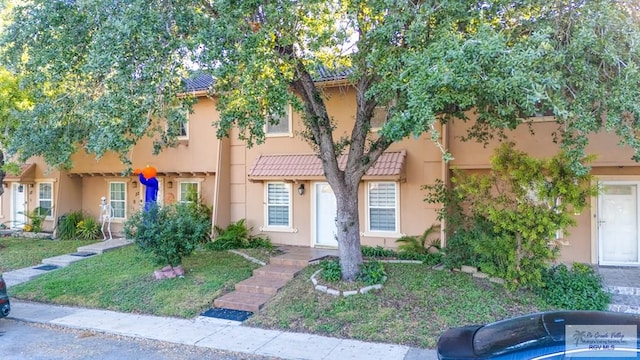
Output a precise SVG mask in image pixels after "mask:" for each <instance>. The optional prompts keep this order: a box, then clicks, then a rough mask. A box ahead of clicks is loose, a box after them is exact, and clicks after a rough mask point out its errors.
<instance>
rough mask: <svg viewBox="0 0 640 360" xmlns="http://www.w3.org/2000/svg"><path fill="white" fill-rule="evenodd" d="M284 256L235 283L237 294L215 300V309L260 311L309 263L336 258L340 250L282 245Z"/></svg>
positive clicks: (235, 292) (233, 292)
mask: <svg viewBox="0 0 640 360" xmlns="http://www.w3.org/2000/svg"><path fill="white" fill-rule="evenodd" d="M280 249H281V250H282V251H284V252H285V253H284V254H283V255H278V256H275V257H272V258H271V259H270V260H269V264H268V265H265V266H263V267H261V268H258V269H255V270H254V271H253V276H252V277H250V278H248V279H246V280H244V281H241V282H239V283H237V284H236V286H235V291H232V292H230V293H228V294H226V295H223V296H221V297H219V298H217V299H215V300H214V302H213V305H214V306H215V307H216V308H225V309H233V310H241V311H250V312H254V313H255V312H258V311H259V310H260V309H261V308H262V307H263V306H264V304H266V303H267V301H269V300H270V299H271V298H272V297H273V296H275V295H276V293H277V292H278V290H280V288H282V287H283V286H284V285H285V284H287V282H289V281H290V280H291V279H293V277H294V276H295V275H296V274H297V273H298V272H300V271H301V270H302V269H304V268H305V267H306V266H307V265H309V262H311V261H315V260H318V259H320V258H323V257H326V256H335V255H337V253H338V252H337V250H329V249H326V250H325V249H314V248H306V247H295V246H283V247H280Z"/></svg>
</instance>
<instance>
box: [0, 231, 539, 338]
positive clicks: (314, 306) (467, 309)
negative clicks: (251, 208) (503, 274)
mask: <svg viewBox="0 0 640 360" xmlns="http://www.w3.org/2000/svg"><path fill="white" fill-rule="evenodd" d="M5 241H6V239H5ZM12 241H15V240H12ZM21 241H25V240H21ZM29 241H33V242H29V243H25V242H22V243H19V244H22V245H25V244H28V245H30V246H28V247H25V246H23V250H22V251H23V252H27V253H30V254H31V252H32V251H33V252H35V250H36V249H38V248H39V247H40V245H39V242H40V241H43V240H38V241H36V240H29ZM44 242H45V243H46V242H49V243H55V242H52V241H50V240H48V241H46V240H45V241H44ZM69 243H72V244H76V245H77V244H78V243H79V242H75V241H72V242H69ZM4 244H8V243H4ZM7 248H8V246H7V247H6V248H4V249H3V251H2V252H0V260H2V261H6V258H7V254H8V253H7V252H4V250H6V249H7ZM32 248H33V249H32ZM73 251H75V248H74V249H73ZM64 252H65V251H63V253H64ZM66 252H68V251H66ZM246 253H250V254H251V255H252V256H254V257H259V258H263V259H264V260H266V258H267V257H268V252H265V251H262V250H255V251H246ZM31 256H33V257H38V256H40V255H35V254H31ZM8 258H11V256H8ZM38 262H39V260H38ZM4 266H6V265H4ZM183 266H184V269H185V271H186V274H185V275H186V276H185V277H184V278H175V279H165V280H160V281H158V280H154V279H153V270H155V269H158V268H159V266H157V265H155V264H154V263H153V262H152V261H151V259H150V257H148V256H147V255H145V254H143V253H141V252H139V251H138V250H137V248H136V247H135V246H128V247H124V248H121V249H118V250H114V251H111V252H107V253H105V254H102V255H99V256H95V257H91V258H88V259H85V260H82V261H79V262H76V263H74V264H72V265H70V266H68V267H66V268H62V269H59V270H56V271H52V272H49V273H46V274H44V275H42V276H40V277H37V278H35V279H34V280H32V281H30V282H27V283H23V284H20V285H16V286H14V287H12V288H11V289H10V293H11V295H12V296H13V297H15V298H18V299H24V300H33V301H40V302H49V303H56V304H64V305H72V306H84V307H90V308H101V309H109V310H115V311H123V312H132V313H143V314H152V315H160V316H175V317H182V318H191V317H194V316H196V315H197V314H199V313H200V312H202V311H204V310H206V309H208V308H209V307H211V306H212V301H213V299H215V298H216V297H218V296H220V295H222V294H224V293H226V292H228V291H231V290H232V289H233V287H234V285H235V284H236V283H237V282H239V281H241V280H244V279H246V278H248V277H249V276H251V272H252V270H253V269H255V268H257V267H259V265H257V264H254V263H252V262H250V261H248V260H246V259H244V258H243V257H241V256H239V255H235V254H232V253H230V252H227V251H220V252H217V251H209V250H201V251H199V252H197V253H196V254H194V255H192V256H189V257H187V258H185V259H184V261H183ZM318 268H319V267H318V266H310V267H308V268H307V269H305V270H303V271H302V272H301V273H300V274H299V275H298V276H296V277H295V278H294V279H293V280H292V281H291V282H290V283H289V284H288V285H287V286H285V288H283V289H281V291H280V292H279V293H278V295H277V296H276V297H275V298H274V300H273V301H271V302H270V303H268V304H267V305H266V306H265V308H264V309H263V310H262V311H260V313H258V314H255V315H254V316H252V317H251V318H250V319H249V320H248V321H247V322H246V323H245V324H247V325H249V326H255V327H264V328H272V329H281V330H285V331H295V332H307V333H315V334H321V335H328V336H334V337H341V338H351V339H358V340H364V341H376V342H387V343H395V344H403V345H409V346H416V347H422V348H434V347H435V344H436V341H437V339H438V337H439V336H440V335H441V334H442V332H444V331H445V330H446V329H448V328H451V327H456V326H462V325H468V324H474V323H486V322H491V321H494V320H498V319H502V318H507V317H511V316H516V315H521V314H526V313H531V312H536V311H540V310H546V309H548V308H549V306H548V305H546V303H545V302H544V301H543V300H542V299H540V298H539V297H538V296H536V295H535V294H533V293H530V292H524V291H523V292H517V293H509V292H507V291H505V290H504V289H503V288H502V286H500V285H496V284H493V283H490V282H488V281H487V280H484V279H475V278H473V277H471V276H470V275H468V274H464V273H455V272H449V271H435V270H432V269H431V267H430V266H426V265H422V264H385V268H386V271H387V275H388V280H387V282H386V283H385V284H384V287H383V289H382V290H379V291H376V292H372V293H368V294H364V295H362V294H361V295H355V296H350V297H347V298H344V297H334V296H331V295H328V294H324V293H320V292H317V291H315V290H314V289H313V287H312V284H311V281H310V280H309V277H310V276H311V274H312V273H313V272H314V271H315V270H317V269H318ZM343 286H344V285H343Z"/></svg>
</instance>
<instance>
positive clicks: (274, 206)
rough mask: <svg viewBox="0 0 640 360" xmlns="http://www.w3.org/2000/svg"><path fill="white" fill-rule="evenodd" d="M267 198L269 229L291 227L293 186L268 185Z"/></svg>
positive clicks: (275, 183) (276, 183)
mask: <svg viewBox="0 0 640 360" xmlns="http://www.w3.org/2000/svg"><path fill="white" fill-rule="evenodd" d="M266 198H267V199H266V200H267V201H266V225H267V227H291V184H287V183H282V182H271V183H267V187H266Z"/></svg>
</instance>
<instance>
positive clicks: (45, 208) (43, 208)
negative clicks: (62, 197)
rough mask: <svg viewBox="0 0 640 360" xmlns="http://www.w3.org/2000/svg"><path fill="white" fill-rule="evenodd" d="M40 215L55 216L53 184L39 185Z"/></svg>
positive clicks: (43, 183) (44, 183)
mask: <svg viewBox="0 0 640 360" xmlns="http://www.w3.org/2000/svg"><path fill="white" fill-rule="evenodd" d="M38 213H39V215H45V216H51V215H53V183H52V182H42V183H39V184H38Z"/></svg>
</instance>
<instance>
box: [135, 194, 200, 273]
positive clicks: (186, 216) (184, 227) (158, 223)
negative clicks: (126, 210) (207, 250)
mask: <svg viewBox="0 0 640 360" xmlns="http://www.w3.org/2000/svg"><path fill="white" fill-rule="evenodd" d="M210 214H211V213H210V211H208V208H207V207H204V206H201V205H199V204H197V203H177V204H173V205H169V206H165V207H162V208H159V207H157V206H152V207H150V208H149V209H148V210H147V211H140V212H137V213H135V214H133V216H131V217H130V218H129V219H128V220H127V221H126V222H125V226H124V231H125V234H126V236H127V237H128V238H131V239H134V240H135V242H136V244H137V246H138V247H139V248H140V249H141V250H143V251H145V252H147V253H150V254H152V255H153V256H154V258H155V260H156V262H157V263H158V264H160V265H164V264H169V265H171V266H177V265H180V264H181V263H182V258H183V257H184V256H187V255H189V254H191V253H193V251H195V249H196V248H197V246H198V244H199V243H203V242H205V241H207V240H208V239H209V238H210V230H211V215H210Z"/></svg>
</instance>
